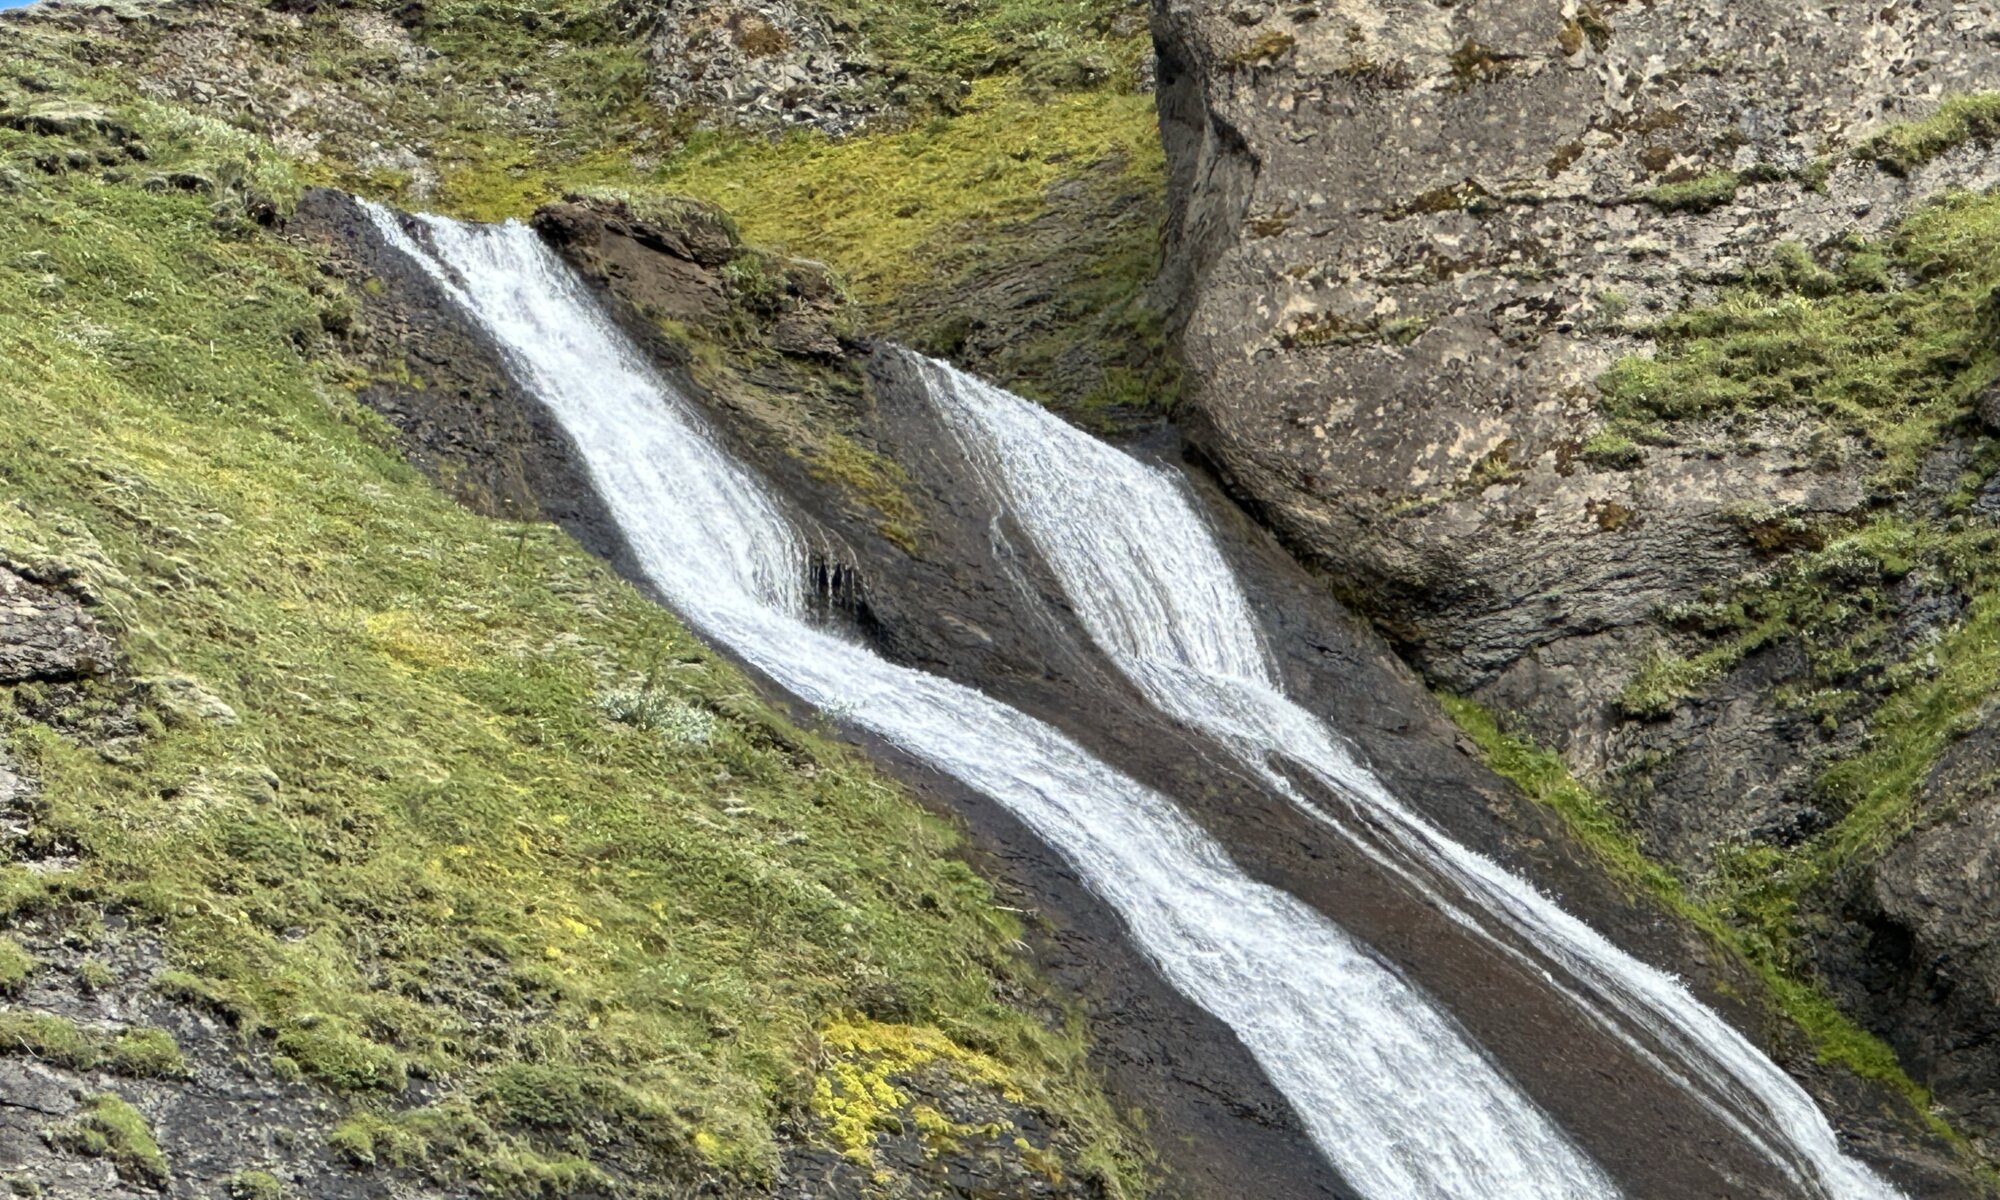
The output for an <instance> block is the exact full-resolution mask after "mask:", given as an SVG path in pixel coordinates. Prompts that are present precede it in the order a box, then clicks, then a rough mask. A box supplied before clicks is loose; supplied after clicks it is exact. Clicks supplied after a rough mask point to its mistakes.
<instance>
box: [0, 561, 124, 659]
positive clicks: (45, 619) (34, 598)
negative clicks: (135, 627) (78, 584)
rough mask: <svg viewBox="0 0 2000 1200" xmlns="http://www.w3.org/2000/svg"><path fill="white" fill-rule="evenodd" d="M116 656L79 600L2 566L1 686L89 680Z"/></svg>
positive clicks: (109, 643) (0, 621)
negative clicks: (36, 682) (39, 681)
mask: <svg viewBox="0 0 2000 1200" xmlns="http://www.w3.org/2000/svg"><path fill="white" fill-rule="evenodd" d="M25 569H26V570H27V571H29V572H31V573H40V574H42V575H43V577H44V578H48V579H51V581H52V582H53V578H59V577H60V576H59V573H56V574H55V575H54V576H53V578H52V576H51V574H50V573H47V572H35V571H34V568H32V567H29V568H25ZM116 655H117V652H116V650H115V649H114V647H113V646H112V645H111V641H110V639H109V638H107V637H105V636H104V635H103V634H102V633H100V632H99V631H98V629H97V622H96V621H95V620H94V619H93V618H92V617H91V615H90V614H89V613H88V612H86V611H85V610H84V607H83V604H82V603H81V602H80V601H79V600H78V599H77V597H75V596H74V595H71V594H69V593H66V592H62V591H58V590H54V589H52V588H49V587H45V586H43V585H42V584H41V583H38V582H35V581H33V580H31V579H29V578H25V577H23V576H22V575H20V574H16V573H15V572H14V571H11V570H8V569H7V568H6V567H5V566H0V684H9V683H27V682H30V681H33V680H42V681H48V682H58V681H61V682H68V681H73V680H78V679H87V678H91V677H94V676H97V675H102V674H105V673H106V672H108V671H109V670H110V669H111V668H112V666H113V664H114V661H115V659H116Z"/></svg>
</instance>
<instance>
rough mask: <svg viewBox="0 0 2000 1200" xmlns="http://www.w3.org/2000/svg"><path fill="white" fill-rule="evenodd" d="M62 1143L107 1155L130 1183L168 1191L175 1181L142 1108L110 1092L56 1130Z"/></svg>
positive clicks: (96, 1099) (92, 1100)
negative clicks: (172, 1179)
mask: <svg viewBox="0 0 2000 1200" xmlns="http://www.w3.org/2000/svg"><path fill="white" fill-rule="evenodd" d="M56 1139H57V1141H58V1142H60V1143H61V1144H63V1145H65V1146H67V1147H69V1148H70V1149H72V1150H75V1151H77V1152H78V1153H81V1154H89V1155H92V1156H95V1157H98V1158H107V1159H110V1160H111V1164H112V1165H113V1166H114V1167H116V1168H118V1174H119V1176H120V1177H121V1178H123V1179H125V1180H126V1181H127V1182H129V1183H136V1184H139V1185H141V1186H144V1187H150V1188H155V1189H160V1190H164V1189H165V1188H166V1187H167V1185H168V1184H169V1183H170V1182H171V1178H170V1176H169V1173H168V1170H167V1159H166V1155H164V1154H162V1153H161V1152H160V1145H159V1143H158V1142H156V1141H154V1140H153V1130H152V1127H151V1126H150V1125H148V1124H147V1123H146V1118H145V1117H144V1116H142V1115H141V1114H140V1112H139V1110H138V1109H136V1108H133V1107H132V1106H131V1105H130V1104H127V1103H126V1102H125V1101H124V1100H121V1099H120V1098H118V1097H117V1096H114V1095H112V1094H111V1093H109V1092H100V1093H99V1094H97V1095H95V1096H92V1097H91V1098H90V1099H88V1100H86V1101H85V1102H84V1106H83V1108H82V1110H81V1111H80V1112H78V1113H77V1114H76V1116H74V1117H72V1118H71V1119H70V1120H69V1121H68V1122H67V1123H66V1124H65V1125H63V1126H61V1127H60V1128H59V1129H58V1130H57V1133H56Z"/></svg>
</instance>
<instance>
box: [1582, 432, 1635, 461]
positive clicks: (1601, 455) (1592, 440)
mask: <svg viewBox="0 0 2000 1200" xmlns="http://www.w3.org/2000/svg"><path fill="white" fill-rule="evenodd" d="M1576 456H1577V457H1578V458H1580V459H1582V460H1583V461H1585V462H1587V463H1589V464H1590V465H1591V466H1593V467H1597V468H1599V469H1601V470H1606V471H1629V470H1631V469H1632V468H1633V467H1636V466H1638V465H1639V464H1641V463H1643V462H1644V461H1645V460H1646V456H1645V452H1644V451H1642V450H1641V449H1639V446H1638V443H1636V442H1634V441H1633V440H1632V439H1631V438H1630V437H1627V436H1626V435H1625V434H1623V433H1619V432H1617V431H1615V430H1609V429H1601V430H1599V431H1598V432H1596V433H1593V434H1591V435H1590V437H1589V438H1588V439H1586V440H1585V441H1584V443H1583V446H1582V448H1581V449H1579V450H1578V451H1577V455H1576Z"/></svg>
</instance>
